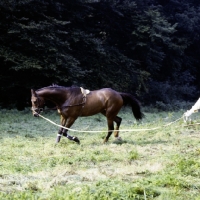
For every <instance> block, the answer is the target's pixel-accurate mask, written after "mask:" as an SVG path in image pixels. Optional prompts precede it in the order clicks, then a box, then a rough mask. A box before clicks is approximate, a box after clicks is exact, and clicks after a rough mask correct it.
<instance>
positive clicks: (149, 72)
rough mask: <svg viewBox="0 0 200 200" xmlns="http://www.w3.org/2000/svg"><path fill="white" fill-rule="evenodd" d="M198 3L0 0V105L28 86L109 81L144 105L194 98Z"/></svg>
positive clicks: (17, 102)
mask: <svg viewBox="0 0 200 200" xmlns="http://www.w3.org/2000/svg"><path fill="white" fill-rule="evenodd" d="M199 9H200V5H199V2H197V1H190V2H188V0H184V1H181V2H180V1H174V0H173V1H159V0H158V1H155V0H147V1H146V0H145V1H143V0H142V1H141V0H134V1H132V0H125V1H114V0H98V1H97V0H90V1H82V0H69V1H63V0H56V1H46V0H42V1H41V0H23V1H22V0H19V1H16V0H2V1H1V2H0V11H1V12H0V30H1V31H0V44H1V45H0V61H1V73H0V92H1V93H3V94H4V95H1V96H0V105H1V107H16V106H17V108H18V109H23V108H24V107H25V106H27V102H28V103H29V102H30V89H31V88H40V87H44V86H47V85H51V84H52V83H55V84H60V85H65V86H71V85H77V86H83V87H87V88H89V89H98V88H102V87H112V88H113V89H116V90H119V91H124V92H126V91H129V92H131V93H133V94H135V95H138V96H139V97H140V99H141V100H142V101H143V102H145V103H150V104H152V103H154V104H155V103H156V101H162V102H163V103H169V102H170V101H172V100H188V99H193V100H194V99H196V96H198V94H199V92H198V91H197V88H198V86H199V81H198V79H199V75H200V74H199V70H198V65H199V50H200V49H199V46H200V45H199V32H200V27H199V25H198V24H199V21H200V14H199V13H200V12H199ZM169 87H170V88H172V89H171V90H168V88H169ZM162 89H163V91H169V92H167V93H164V92H162V95H159V94H160V93H161V91H162ZM176 94H178V95H176ZM150 96H151V97H152V98H149V97H150Z"/></svg>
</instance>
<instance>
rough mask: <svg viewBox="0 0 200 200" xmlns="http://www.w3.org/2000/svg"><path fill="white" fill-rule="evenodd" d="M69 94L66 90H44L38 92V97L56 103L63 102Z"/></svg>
mask: <svg viewBox="0 0 200 200" xmlns="http://www.w3.org/2000/svg"><path fill="white" fill-rule="evenodd" d="M68 93H69V92H68V91H67V90H66V89H62V90H61V89H58V90H56V89H48V88H47V89H45V90H41V91H38V95H39V96H40V97H43V98H44V99H46V100H50V101H53V102H54V103H57V102H58V101H59V102H60V101H65V99H66V98H67V96H68V95H69V94H68Z"/></svg>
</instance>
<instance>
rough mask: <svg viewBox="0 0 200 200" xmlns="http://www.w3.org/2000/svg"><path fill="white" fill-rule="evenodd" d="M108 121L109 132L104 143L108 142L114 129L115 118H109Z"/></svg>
mask: <svg viewBox="0 0 200 200" xmlns="http://www.w3.org/2000/svg"><path fill="white" fill-rule="evenodd" d="M107 123H108V133H107V135H106V137H105V139H104V143H106V142H107V141H108V139H109V137H110V136H111V134H112V132H113V129H114V124H113V119H109V118H107Z"/></svg>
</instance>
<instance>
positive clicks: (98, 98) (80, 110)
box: [31, 85, 144, 144]
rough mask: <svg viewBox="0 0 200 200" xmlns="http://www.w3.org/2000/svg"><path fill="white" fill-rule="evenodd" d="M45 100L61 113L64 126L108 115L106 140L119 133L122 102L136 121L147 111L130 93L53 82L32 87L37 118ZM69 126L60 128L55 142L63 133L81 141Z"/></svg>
mask: <svg viewBox="0 0 200 200" xmlns="http://www.w3.org/2000/svg"><path fill="white" fill-rule="evenodd" d="M45 101H51V102H52V103H54V104H55V105H56V107H57V111H58V113H59V114H60V116H61V119H60V121H61V125H62V126H64V127H66V128H70V127H71V126H72V124H73V123H74V122H75V120H76V119H77V118H78V117H87V116H91V115H95V114H97V113H101V114H103V115H104V116H105V117H106V118H107V125H108V133H107V135H106V137H105V139H104V141H103V142H104V143H105V142H107V141H108V139H109V137H110V135H111V134H112V132H113V130H114V123H113V122H115V123H116V129H115V131H114V136H115V137H118V136H119V127H120V124H121V121H122V118H120V117H118V116H117V114H118V112H119V111H120V109H121V108H122V106H123V105H127V104H129V105H130V106H131V107H132V112H133V115H134V117H135V119H136V120H141V119H142V118H143V117H144V114H143V113H142V112H141V109H140V104H139V102H138V100H137V99H136V98H135V97H134V96H133V95H131V94H129V93H121V92H117V91H115V90H113V89H111V88H103V89H99V90H94V91H89V90H84V89H83V88H80V87H64V86H58V85H52V86H48V87H44V88H41V89H38V90H33V89H31V102H32V113H33V116H35V117H38V116H39V114H40V112H41V111H42V109H43V108H44V106H45ZM67 131H68V130H67V129H65V128H60V129H59V131H58V134H57V138H56V143H58V142H60V139H61V136H65V137H67V138H68V139H69V140H73V141H75V142H77V143H78V144H79V143H80V141H79V139H78V138H77V137H74V136H70V135H69V134H68V133H67Z"/></svg>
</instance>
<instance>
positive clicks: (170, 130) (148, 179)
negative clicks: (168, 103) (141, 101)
mask: <svg viewBox="0 0 200 200" xmlns="http://www.w3.org/2000/svg"><path fill="white" fill-rule="evenodd" d="M144 111H145V115H146V117H145V119H144V120H143V121H142V122H140V123H137V122H136V121H135V119H134V118H133V115H132V113H131V111H130V109H128V108H125V109H123V110H122V111H121V112H120V113H119V116H121V117H122V118H123V121H122V125H121V127H120V128H121V129H132V130H133V131H131V132H121V133H120V136H121V137H122V140H117V139H115V138H114V137H113V135H112V136H111V137H110V139H109V141H108V143H107V144H103V138H104V137H105V135H106V133H105V130H106V129H107V127H106V126H107V125H106V120H105V118H104V116H101V115H96V116H92V117H87V118H78V119H77V121H76V122H75V124H74V125H73V126H72V127H71V128H73V129H77V130H88V131H91V130H92V131H93V130H98V131H99V130H100V131H102V132H101V133H90V132H86V133H80V132H70V135H74V136H77V137H78V138H79V139H80V142H81V144H80V145H77V144H76V143H74V142H72V141H69V140H67V139H66V138H62V139H61V142H60V143H59V144H55V139H56V134H57V131H58V127H56V126H54V125H52V124H50V123H49V122H47V121H45V120H44V119H42V118H34V117H33V116H32V114H31V112H30V110H29V109H27V110H25V111H21V112H19V111H17V110H3V109H2V110H1V113H0V143H1V146H0V199H5V200H6V199H12V200H15V199H16V200H27V199H31V200H36V199H41V200H47V199H48V200H51V199H52V200H55V199H58V200H62V199H63V200H68V199H69V200H73V199H74V200H77V199H80V200H95V199H98V200H99V199H102V200H106V199H109V200H112V199H113V200H114V199H116V200H118V199H123V200H126V199H127V200H129V199H144V200H146V199H148V200H149V199H159V200H161V199H163V200H173V199H174V200H176V199H177V200H180V199H184V200H185V199H188V200H191V199H194V200H199V199H200V159H199V157H200V131H199V128H200V127H199V126H198V125H195V122H199V121H200V115H199V113H197V114H195V115H194V116H193V123H194V126H188V127H186V126H185V125H186V124H185V123H184V122H183V120H182V119H181V120H179V121H178V122H176V123H174V124H171V125H169V126H166V127H164V126H163V125H166V124H167V123H170V122H172V121H174V120H176V119H178V118H180V117H181V116H182V115H183V112H184V111H183V110H179V111H176V112H159V110H155V109H149V108H144ZM44 116H45V117H47V118H49V119H50V120H53V121H54V122H56V123H58V124H59V115H58V114H57V113H56V112H47V113H44ZM155 127H158V129H155V130H153V129H152V128H155ZM135 129H140V131H135ZM141 129H152V130H149V131H141Z"/></svg>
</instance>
